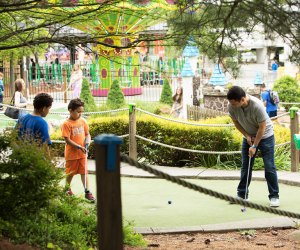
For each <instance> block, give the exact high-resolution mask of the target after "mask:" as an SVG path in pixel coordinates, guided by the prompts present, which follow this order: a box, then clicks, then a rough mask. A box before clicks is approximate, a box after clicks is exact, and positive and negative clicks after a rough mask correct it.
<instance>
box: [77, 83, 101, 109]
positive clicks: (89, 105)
mask: <svg viewBox="0 0 300 250" xmlns="http://www.w3.org/2000/svg"><path fill="white" fill-rule="evenodd" d="M80 98H81V100H82V101H83V102H84V111H85V112H93V111H96V110H97V107H96V103H95V100H94V97H93V96H92V93H91V90H90V83H89V81H88V79H87V78H84V79H83V81H82V88H81V93H80Z"/></svg>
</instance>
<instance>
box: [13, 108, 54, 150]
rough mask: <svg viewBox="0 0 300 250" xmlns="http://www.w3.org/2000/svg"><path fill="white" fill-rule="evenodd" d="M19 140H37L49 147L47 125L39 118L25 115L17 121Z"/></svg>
mask: <svg viewBox="0 0 300 250" xmlns="http://www.w3.org/2000/svg"><path fill="white" fill-rule="evenodd" d="M17 126H18V128H19V133H18V135H19V138H21V139H22V138H24V137H25V138H26V139H28V140H38V141H41V142H42V143H47V144H48V145H51V144H52V142H51V140H50V136H49V129H48V123H47V122H46V121H45V120H44V119H43V118H42V117H40V116H34V115H31V114H27V115H25V116H23V117H21V118H20V119H19V120H18V124H17Z"/></svg>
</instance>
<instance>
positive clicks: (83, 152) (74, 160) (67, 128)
mask: <svg viewBox="0 0 300 250" xmlns="http://www.w3.org/2000/svg"><path fill="white" fill-rule="evenodd" d="M68 110H69V113H70V116H69V119H67V120H66V121H65V122H64V123H63V124H62V126H61V132H62V136H63V137H64V139H65V141H66V146H65V160H66V174H67V178H66V182H67V184H68V186H69V189H68V191H67V195H73V192H72V190H71V188H70V185H71V182H72V179H73V176H74V175H76V174H80V175H81V181H82V184H83V186H84V192H85V198H86V199H87V200H89V201H95V198H94V196H93V194H92V193H91V192H90V190H89V180H88V169H87V147H88V145H89V143H90V141H91V136H90V133H89V127H88V124H87V122H86V121H85V120H84V119H83V118H81V113H82V112H83V110H84V102H82V101H81V100H80V99H79V98H76V99H72V100H71V101H70V103H69V105H68Z"/></svg>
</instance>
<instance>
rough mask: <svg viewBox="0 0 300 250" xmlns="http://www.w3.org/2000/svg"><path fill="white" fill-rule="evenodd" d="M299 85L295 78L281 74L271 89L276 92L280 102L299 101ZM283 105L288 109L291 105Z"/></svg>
mask: <svg viewBox="0 0 300 250" xmlns="http://www.w3.org/2000/svg"><path fill="white" fill-rule="evenodd" d="M299 87H300V86H299V84H298V82H297V81H296V79H294V78H293V77H291V76H283V77H281V78H280V79H278V80H277V81H276V82H275V84H274V86H273V89H274V90H276V91H277V92H278V94H279V98H280V102H300V88H299ZM283 106H284V108H285V109H286V110H289V108H290V107H291V106H292V105H288V104H285V105H283Z"/></svg>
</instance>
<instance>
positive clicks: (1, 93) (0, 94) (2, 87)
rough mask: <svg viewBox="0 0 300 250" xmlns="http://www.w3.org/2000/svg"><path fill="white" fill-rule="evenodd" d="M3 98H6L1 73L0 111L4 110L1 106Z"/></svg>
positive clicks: (0, 74)
mask: <svg viewBox="0 0 300 250" xmlns="http://www.w3.org/2000/svg"><path fill="white" fill-rule="evenodd" d="M3 97H4V84H3V73H2V72H0V110H3V106H2V105H1V104H2V103H3Z"/></svg>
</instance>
